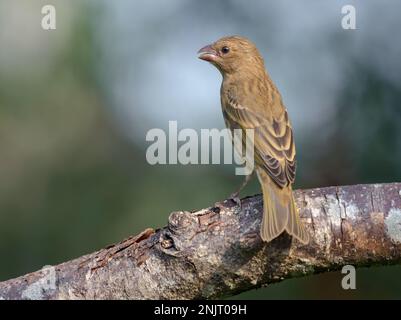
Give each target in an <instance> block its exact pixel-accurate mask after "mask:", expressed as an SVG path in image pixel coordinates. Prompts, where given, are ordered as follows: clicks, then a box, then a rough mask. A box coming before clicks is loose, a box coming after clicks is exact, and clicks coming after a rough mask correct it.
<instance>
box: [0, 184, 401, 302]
mask: <svg viewBox="0 0 401 320" xmlns="http://www.w3.org/2000/svg"><path fill="white" fill-rule="evenodd" d="M295 198H296V202H297V205H298V208H299V210H300V214H301V217H302V220H303V221H304V223H305V225H306V227H307V229H308V231H309V232H310V235H311V242H310V244H308V245H302V244H301V243H299V242H298V241H296V240H292V239H291V237H290V236H288V235H287V234H282V235H281V236H280V237H278V238H276V239H275V240H273V241H272V242H270V243H263V242H262V241H261V239H260V237H259V228H260V222H261V217H262V199H261V197H260V196H259V195H258V196H254V197H249V198H245V199H242V207H241V208H239V207H236V206H235V205H234V204H233V203H231V201H227V202H224V203H221V204H218V205H216V206H214V207H210V208H207V209H203V210H200V211H197V212H187V211H179V212H173V213H171V215H170V217H169V221H168V225H167V226H166V227H164V228H162V229H158V230H153V229H146V230H145V231H143V232H141V233H140V234H139V235H137V236H133V237H130V238H128V239H126V240H124V241H122V242H120V243H118V244H115V245H111V246H109V247H107V248H105V249H102V250H100V251H97V252H94V253H92V254H88V255H85V256H82V257H80V258H78V259H75V260H72V261H68V262H65V263H62V264H60V265H57V266H47V267H44V268H43V269H42V270H39V271H37V272H33V273H30V274H27V275H24V276H22V277H19V278H16V279H12V280H8V281H5V282H1V283H0V299H211V298H223V297H227V296H231V295H234V294H237V293H240V292H243V291H246V290H249V289H252V288H257V287H260V286H265V285H268V284H270V283H273V282H278V281H282V280H285V279H289V278H294V277H302V276H306V275H310V274H316V273H320V272H325V271H331V270H336V269H339V268H341V267H342V266H343V265H346V264H352V265H354V266H356V267H357V266H370V265H386V264H397V263H400V262H401V183H392V184H375V185H355V186H344V187H329V188H318V189H311V190H297V191H295Z"/></svg>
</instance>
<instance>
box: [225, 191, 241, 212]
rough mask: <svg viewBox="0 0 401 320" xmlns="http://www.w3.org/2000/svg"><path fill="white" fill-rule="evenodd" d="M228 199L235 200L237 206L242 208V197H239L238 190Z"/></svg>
mask: <svg viewBox="0 0 401 320" xmlns="http://www.w3.org/2000/svg"><path fill="white" fill-rule="evenodd" d="M228 200H231V201H233V202H234V203H235V204H236V205H237V207H239V208H240V209H241V199H240V198H239V194H238V192H234V193H233V194H231V195H230V197H229V198H228Z"/></svg>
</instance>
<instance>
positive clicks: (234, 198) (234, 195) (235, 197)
mask: <svg viewBox="0 0 401 320" xmlns="http://www.w3.org/2000/svg"><path fill="white" fill-rule="evenodd" d="M252 175H253V173H251V174H248V175H247V176H245V179H244V181H242V183H241V185H240V187H239V188H238V189H237V190H236V191H235V192H233V193H232V194H231V195H230V197H229V199H230V200H232V201H234V202H235V203H236V204H237V206H239V207H241V199H240V198H239V194H240V192H241V191H242V189H244V188H245V186H246V185H247V184H248V182H249V181H250V180H251V178H252Z"/></svg>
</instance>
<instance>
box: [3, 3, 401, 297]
mask: <svg viewBox="0 0 401 320" xmlns="http://www.w3.org/2000/svg"><path fill="white" fill-rule="evenodd" d="M90 8H91V7H90V6H82V7H79V9H78V10H76V11H75V12H74V13H73V16H74V19H73V23H71V25H72V26H73V27H72V29H71V30H70V32H69V33H68V34H67V35H66V36H65V38H64V40H63V42H64V44H63V46H62V47H61V48H59V49H58V51H56V52H57V54H56V55H55V56H54V57H53V58H52V59H49V60H48V61H42V63H43V64H44V65H48V68H47V69H46V68H45V70H44V71H43V70H42V71H41V72H38V71H32V70H31V71H30V70H25V69H22V70H21V69H18V70H17V71H15V72H14V69H13V70H12V71H8V72H6V71H4V72H0V150H1V156H0V239H1V241H0V257H1V264H0V280H6V279H8V278H12V277H16V276H18V275H21V274H24V273H27V272H30V271H33V270H35V269H39V268H41V267H42V266H43V265H47V264H56V263H60V262H62V261H65V260H69V259H72V258H74V257H77V256H80V255H82V254H85V253H88V252H91V251H93V250H96V249H98V248H101V247H103V246H105V245H107V244H109V243H112V242H116V241H119V240H121V239H122V238H124V237H127V236H129V235H131V234H135V233H137V232H139V231H141V230H142V229H144V228H146V227H149V226H152V227H155V228H156V227H159V226H163V225H165V223H166V220H167V217H168V214H169V212H171V211H174V210H191V209H197V208H202V207H205V206H209V205H210V204H212V203H214V202H215V201H218V200H221V199H222V198H224V197H225V196H227V195H228V194H230V193H231V192H232V190H233V188H235V187H236V186H237V185H238V184H239V183H240V181H241V178H239V177H235V176H234V175H233V174H232V171H231V170H222V169H221V166H218V165H211V166H201V165H199V166H180V165H169V166H150V165H148V164H147V163H146V159H145V147H146V145H145V141H144V144H143V145H138V144H135V143H132V142H131V140H129V139H127V138H126V136H125V135H124V134H123V133H122V130H121V129H120V128H119V124H118V121H117V120H116V118H115V117H114V114H113V113H112V112H111V111H110V108H109V97H108V93H107V88H104V87H103V84H102V81H101V79H99V77H100V74H99V73H98V72H97V68H98V64H99V63H100V61H101V54H102V53H101V51H100V50H99V48H98V47H97V45H96V42H95V41H94V32H95V31H94V29H93V25H92V24H91V21H92V20H93V19H95V18H96V14H97V11H93V10H92V11H91V10H90ZM237 14H240V13H238V12H237ZM0 54H1V53H0ZM32 63H34V62H32ZM348 70H349V75H348V77H347V79H348V81H347V82H346V83H344V84H343V87H342V88H341V90H340V92H339V94H338V99H337V100H336V101H335V102H334V104H335V105H336V107H337V109H336V110H337V111H336V115H335V117H334V118H333V119H334V120H333V119H331V120H330V123H322V124H321V128H320V129H318V130H322V132H323V131H324V132H326V133H327V134H325V135H324V139H326V140H324V141H320V140H319V141H318V140H317V139H316V138H315V137H316V134H315V132H308V131H306V132H305V133H304V135H303V136H299V138H298V141H299V143H298V150H299V162H300V168H301V169H300V171H299V174H298V180H297V186H298V187H300V186H302V187H313V186H326V185H337V184H354V183H370V182H391V181H400V180H401V167H400V165H399V163H400V159H401V148H400V145H401V126H400V123H401V109H400V102H401V91H400V87H399V85H396V84H394V83H391V82H389V81H388V80H386V79H383V78H382V77H381V76H380V75H379V74H378V73H377V72H375V70H374V69H372V68H370V66H369V65H367V64H361V63H358V62H356V61H352V63H350V67H349V69H348ZM132 125H133V126H135V123H133V124H132ZM322 139H323V138H322ZM143 140H144V139H143ZM255 193H259V186H258V184H257V182H256V179H254V181H252V183H251V185H250V186H248V187H247V188H246V190H245V191H244V194H255ZM400 273H401V270H400V267H380V268H379V267H375V268H370V269H361V270H360V271H358V273H357V276H358V279H357V285H358V290H356V291H353V292H348V291H344V290H342V289H341V288H340V279H341V273H340V272H336V273H330V274H323V275H319V276H314V277H309V278H304V279H294V280H289V281H285V282H283V283H280V284H275V285H272V286H269V287H268V288H264V289H259V290H254V291H251V292H247V293H244V294H241V295H239V296H237V297H236V298H245V299H247V298H256V299H264V298H272V299H279V298H401V290H400V289H399V288H400V287H401V280H400V279H401V277H400Z"/></svg>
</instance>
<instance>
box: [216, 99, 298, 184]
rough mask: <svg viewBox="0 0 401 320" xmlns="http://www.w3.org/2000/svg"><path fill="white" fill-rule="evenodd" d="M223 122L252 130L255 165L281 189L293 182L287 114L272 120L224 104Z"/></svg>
mask: <svg viewBox="0 0 401 320" xmlns="http://www.w3.org/2000/svg"><path fill="white" fill-rule="evenodd" d="M223 113H224V118H225V121H226V123H229V124H230V127H231V128H238V127H239V128H241V129H243V130H244V129H254V145H255V162H256V164H257V165H258V166H259V167H262V168H264V169H265V170H266V172H267V173H268V174H269V176H270V177H271V178H272V180H273V181H274V182H275V183H276V184H277V185H278V186H279V187H281V188H284V187H285V186H287V185H290V184H292V183H293V182H294V180H295V171H296V160H295V143H294V137H293V132H292V127H291V124H290V121H289V119H288V114H287V110H285V109H283V112H282V113H281V115H280V116H279V117H278V118H277V119H275V118H274V117H272V116H271V115H270V116H268V115H264V114H261V113H260V112H257V111H253V110H251V109H249V108H247V107H246V106H242V105H240V104H238V103H236V102H235V101H233V100H231V99H230V100H229V101H227V103H226V104H225V108H224V112H223Z"/></svg>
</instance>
